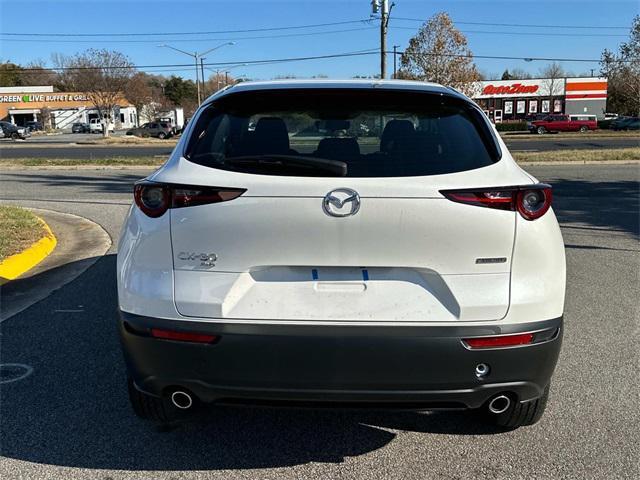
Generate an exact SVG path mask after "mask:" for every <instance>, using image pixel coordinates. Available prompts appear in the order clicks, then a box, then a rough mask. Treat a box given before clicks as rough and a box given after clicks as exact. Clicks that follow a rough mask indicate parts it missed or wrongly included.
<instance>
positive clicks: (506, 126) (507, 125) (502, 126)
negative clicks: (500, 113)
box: [496, 122, 527, 132]
mask: <svg viewBox="0 0 640 480" xmlns="http://www.w3.org/2000/svg"><path fill="white" fill-rule="evenodd" d="M496 129H497V130H498V131H499V132H526V131H527V122H503V123H497V124H496Z"/></svg>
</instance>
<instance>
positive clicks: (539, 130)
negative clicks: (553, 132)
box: [536, 127, 547, 135]
mask: <svg viewBox="0 0 640 480" xmlns="http://www.w3.org/2000/svg"><path fill="white" fill-rule="evenodd" d="M536 132H538V135H544V134H545V133H547V129H546V128H544V127H538V128H537V129H536Z"/></svg>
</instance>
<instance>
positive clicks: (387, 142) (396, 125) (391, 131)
mask: <svg viewBox="0 0 640 480" xmlns="http://www.w3.org/2000/svg"><path fill="white" fill-rule="evenodd" d="M415 131H416V129H415V127H414V126H413V123H411V121H409V120H390V121H389V122H387V124H386V125H385V127H384V130H383V132H382V137H381V138H380V151H381V152H389V151H390V150H391V149H392V148H393V144H394V142H395V141H396V140H398V139H399V138H402V137H410V136H412V135H413V134H414V133H415Z"/></svg>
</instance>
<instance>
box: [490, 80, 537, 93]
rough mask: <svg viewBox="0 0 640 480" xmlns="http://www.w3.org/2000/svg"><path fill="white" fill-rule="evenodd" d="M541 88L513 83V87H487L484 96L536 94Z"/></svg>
mask: <svg viewBox="0 0 640 480" xmlns="http://www.w3.org/2000/svg"><path fill="white" fill-rule="evenodd" d="M539 88H540V86H539V85H523V84H521V83H513V84H511V85H493V84H491V83H490V84H489V85H486V86H485V87H484V88H483V89H482V95H523V94H531V93H536V92H537V91H538V89H539Z"/></svg>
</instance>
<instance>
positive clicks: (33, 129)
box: [25, 122, 44, 132]
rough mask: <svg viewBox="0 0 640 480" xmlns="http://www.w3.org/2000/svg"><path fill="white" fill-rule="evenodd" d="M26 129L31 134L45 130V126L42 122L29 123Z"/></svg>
mask: <svg viewBox="0 0 640 480" xmlns="http://www.w3.org/2000/svg"><path fill="white" fill-rule="evenodd" d="M25 127H27V128H28V129H29V130H30V131H31V132H37V131H41V130H44V126H43V125H42V123H41V122H27V123H26V125H25Z"/></svg>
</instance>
